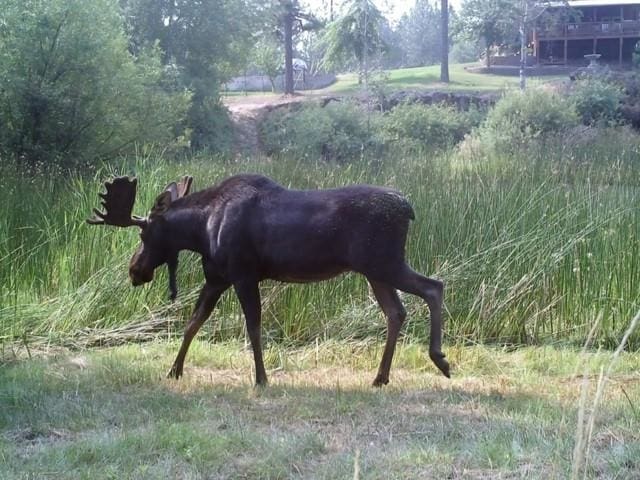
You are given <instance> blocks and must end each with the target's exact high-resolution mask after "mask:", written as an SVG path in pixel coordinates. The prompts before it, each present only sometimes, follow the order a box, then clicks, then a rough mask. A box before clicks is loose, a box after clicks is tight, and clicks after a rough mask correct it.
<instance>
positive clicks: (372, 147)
mask: <svg viewBox="0 0 640 480" xmlns="http://www.w3.org/2000/svg"><path fill="white" fill-rule="evenodd" d="M371 115H374V116H376V115H377V114H371ZM260 135H261V138H262V143H263V145H264V147H265V150H266V151H267V153H269V154H273V153H287V152H290V153H293V154H294V155H296V156H299V157H304V158H320V157H321V158H323V159H325V160H337V161H344V160H348V159H352V158H356V157H359V156H361V155H362V154H363V153H364V152H366V151H377V150H378V149H379V147H380V143H379V141H378V140H377V138H376V136H375V134H374V132H373V128H372V127H371V126H370V125H368V122H367V113H366V111H365V110H364V109H363V108H362V107H359V106H357V105H355V104H353V103H348V102H347V103H337V102H333V103H330V104H329V105H327V106H326V107H324V108H323V107H321V106H320V105H317V104H307V105H304V106H301V107H299V108H297V109H295V110H289V111H286V110H278V111H275V112H272V113H271V114H269V116H268V117H267V118H265V120H264V121H263V122H262V124H261V126H260Z"/></svg>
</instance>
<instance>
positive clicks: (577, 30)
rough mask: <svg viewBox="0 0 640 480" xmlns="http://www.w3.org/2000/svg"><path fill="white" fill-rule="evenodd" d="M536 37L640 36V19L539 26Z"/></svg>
mask: <svg viewBox="0 0 640 480" xmlns="http://www.w3.org/2000/svg"><path fill="white" fill-rule="evenodd" d="M537 33H538V38H540V39H549V38H604V37H620V36H622V37H633V36H640V21H636V20H624V21H622V22H581V23H566V24H564V25H557V26H554V27H551V28H539V29H538V30H537Z"/></svg>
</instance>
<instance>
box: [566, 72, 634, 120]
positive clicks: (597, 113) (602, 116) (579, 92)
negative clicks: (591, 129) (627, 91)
mask: <svg viewBox="0 0 640 480" xmlns="http://www.w3.org/2000/svg"><path fill="white" fill-rule="evenodd" d="M623 96H624V95H623V92H622V88H620V87H619V86H618V85H616V84H615V83H613V82H610V81H607V80H606V79H604V78H597V77H586V78H583V79H580V80H577V81H576V82H575V84H574V85H573V89H572V92H571V98H572V100H573V101H574V103H575V105H576V110H577V112H578V115H579V116H580V118H581V119H582V122H583V123H584V124H586V125H595V124H597V123H610V122H612V121H615V120H616V119H617V118H619V115H620V106H621V102H622V99H623Z"/></svg>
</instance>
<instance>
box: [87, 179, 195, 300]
mask: <svg viewBox="0 0 640 480" xmlns="http://www.w3.org/2000/svg"><path fill="white" fill-rule="evenodd" d="M192 182H193V178H192V177H189V176H185V177H183V178H182V180H180V181H179V182H177V183H176V182H172V183H170V184H169V185H167V187H166V188H165V190H164V191H163V192H162V193H161V194H160V195H158V197H157V198H156V200H155V203H154V205H153V207H152V208H151V211H150V212H149V215H148V216H147V217H138V216H137V215H132V214H131V212H132V211H133V205H134V203H135V201H136V189H137V184H138V180H137V179H136V178H135V177H134V178H129V177H117V178H115V179H114V180H113V181H112V182H105V184H104V185H105V188H106V190H107V191H106V193H100V194H99V195H100V198H102V206H103V208H104V210H105V211H104V212H101V211H99V210H98V209H95V208H94V209H93V212H94V216H93V217H91V218H89V219H87V223H89V224H91V225H112V226H114V227H138V228H140V240H141V242H140V245H139V246H138V248H137V249H136V251H135V253H134V254H133V256H132V257H131V261H130V262H129V278H130V279H131V283H132V284H133V285H134V286H138V285H142V284H144V283H148V282H151V281H152V280H153V273H154V271H155V269H156V268H158V267H159V266H160V265H162V264H165V263H166V264H167V267H168V269H169V292H170V293H169V295H170V298H171V300H175V298H176V296H177V295H178V288H177V281H176V270H177V268H178V250H177V249H173V248H170V246H169V245H167V244H166V242H163V238H164V237H165V235H163V230H164V228H165V224H166V221H165V213H166V212H167V211H168V210H169V207H170V206H171V204H172V203H173V202H175V201H176V200H177V199H179V198H182V197H185V196H187V195H188V194H189V190H190V189H191V183H192Z"/></svg>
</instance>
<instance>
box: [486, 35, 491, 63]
mask: <svg viewBox="0 0 640 480" xmlns="http://www.w3.org/2000/svg"><path fill="white" fill-rule="evenodd" d="M486 43H487V44H486V47H487V50H486V53H485V57H486V58H485V63H486V65H487V68H489V67H491V45H490V44H489V40H486Z"/></svg>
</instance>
